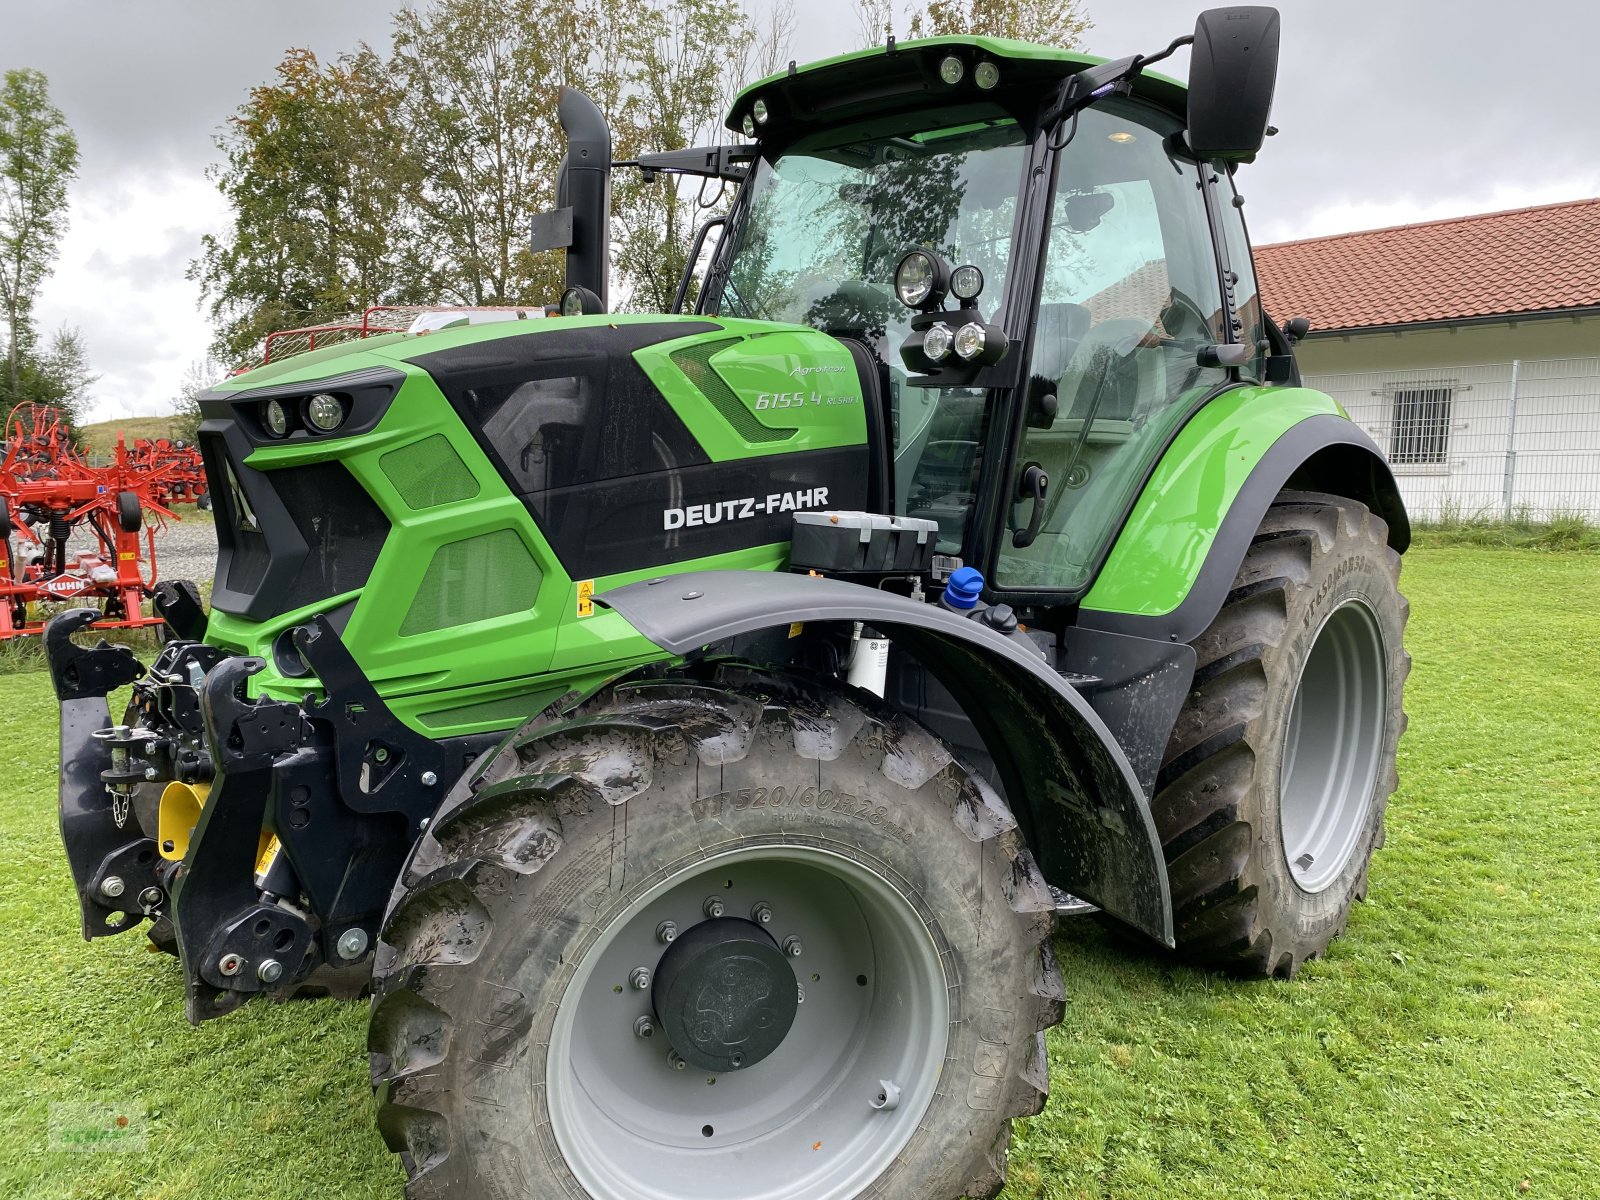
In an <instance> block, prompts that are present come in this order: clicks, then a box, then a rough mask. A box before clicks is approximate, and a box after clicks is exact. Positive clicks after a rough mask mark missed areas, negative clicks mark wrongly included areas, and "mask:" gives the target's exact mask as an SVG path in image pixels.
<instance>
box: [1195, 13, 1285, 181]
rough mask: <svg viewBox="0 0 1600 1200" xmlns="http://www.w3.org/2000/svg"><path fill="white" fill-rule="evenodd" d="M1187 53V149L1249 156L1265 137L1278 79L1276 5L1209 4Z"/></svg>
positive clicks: (1227, 157)
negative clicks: (1222, 6) (1220, 6)
mask: <svg viewBox="0 0 1600 1200" xmlns="http://www.w3.org/2000/svg"><path fill="white" fill-rule="evenodd" d="M1190 54H1191V57H1190V59H1189V130H1188V140H1189V148H1190V150H1191V151H1192V152H1193V153H1194V156H1195V157H1196V158H1198V159H1201V160H1202V161H1203V160H1206V159H1222V160H1224V161H1227V162H1249V161H1251V160H1252V159H1254V158H1255V156H1256V154H1257V153H1258V152H1259V151H1260V150H1261V144H1262V142H1264V141H1265V140H1266V136H1267V118H1268V117H1269V116H1270V115H1271V113H1272V92H1273V89H1274V87H1275V86H1276V85H1277V82H1278V10H1277V9H1275V8H1260V7H1248V8H1243V7H1242V8H1212V9H1208V10H1206V11H1205V12H1203V13H1201V14H1200V17H1199V19H1198V20H1197V21H1196V22H1195V26H1194V48H1193V50H1192V51H1191V52H1190Z"/></svg>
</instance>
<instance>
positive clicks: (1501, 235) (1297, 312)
mask: <svg viewBox="0 0 1600 1200" xmlns="http://www.w3.org/2000/svg"><path fill="white" fill-rule="evenodd" d="M1255 258H1256V271H1257V273H1258V275H1259V276H1260V282H1261V296H1262V300H1263V302H1264V303H1265V305H1266V307H1267V310H1268V311H1269V312H1271V313H1273V314H1274V315H1276V316H1277V317H1278V318H1279V319H1285V318H1288V317H1309V318H1310V319H1311V328H1312V329H1313V330H1316V331H1317V332H1319V333H1323V334H1329V333H1343V332H1346V331H1351V330H1358V329H1359V330H1371V329H1395V328H1412V327H1417V326H1424V325H1433V324H1441V323H1452V322H1462V321H1484V320H1508V319H1513V318H1519V317H1521V318H1527V317H1542V316H1559V315H1570V314H1576V313H1585V312H1600V198H1597V199H1594V200H1575V201H1572V202H1570V203H1566V204H1545V205H1541V206H1539V207H1537V208H1519V209H1514V210H1512V211H1510V212H1497V213H1483V214H1481V215H1479V216H1472V217H1453V218H1450V219H1449V220H1444V221H1427V222H1423V223H1421V224H1416V225H1397V226H1394V227H1393V228H1389V229H1370V230H1363V231H1361V232H1358V233H1341V234H1335V235H1334V236H1332V237H1320V238H1307V239H1306V240H1305V241H1300V242H1280V243H1278V244H1277V245H1273V246H1261V247H1258V248H1257V250H1256V252H1255Z"/></svg>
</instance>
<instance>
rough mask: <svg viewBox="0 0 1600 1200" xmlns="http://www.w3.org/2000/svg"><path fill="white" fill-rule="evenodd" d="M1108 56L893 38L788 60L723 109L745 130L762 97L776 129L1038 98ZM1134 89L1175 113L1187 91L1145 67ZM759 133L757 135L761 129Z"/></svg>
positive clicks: (1001, 41) (988, 40) (974, 38)
mask: <svg viewBox="0 0 1600 1200" xmlns="http://www.w3.org/2000/svg"><path fill="white" fill-rule="evenodd" d="M950 56H954V57H956V58H959V59H960V60H961V62H962V64H963V66H964V68H965V70H964V73H963V75H962V77H961V79H960V80H959V81H958V82H957V83H956V84H954V85H951V84H947V83H945V82H944V80H943V79H941V78H940V75H939V64H940V62H942V61H943V60H944V59H945V58H947V57H950ZM984 60H990V61H992V62H994V63H995V64H996V65H997V66H998V67H999V68H1000V81H999V83H998V84H997V85H996V86H995V88H994V89H993V90H992V91H991V92H987V93H986V92H984V91H982V90H980V89H979V88H978V87H977V86H976V84H975V83H974V80H973V73H974V70H975V69H976V67H977V65H978V64H979V63H980V62H983V61H984ZM1106 61H1107V60H1106V59H1104V58H1098V57H1096V56H1094V55H1091V54H1081V53H1079V52H1077V51H1075V50H1062V49H1059V48H1057V47H1054V46H1042V45H1039V44H1037V43H1034V42H1020V41H1014V40H1012V39H1010V38H995V37H982V36H978V35H963V36H951V37H932V38H917V39H915V40H912V41H905V42H891V43H889V44H887V45H883V46H874V47H871V48H869V49H866V50H856V51H852V52H851V53H849V54H840V55H835V56H834V57H833V58H824V59H819V60H818V61H816V62H813V63H807V64H806V65H804V66H797V65H795V64H792V63H791V64H790V66H789V68H788V70H786V71H780V72H778V73H777V74H775V75H769V76H767V77H766V78H765V79H762V80H758V81H757V82H755V83H752V84H750V85H749V86H748V87H746V88H745V89H744V90H743V91H741V92H740V93H739V94H738V96H737V97H735V99H734V101H733V105H732V107H731V108H730V109H729V110H728V119H727V126H728V128H729V129H732V130H734V131H736V132H743V131H744V118H745V117H746V115H748V114H750V113H751V109H752V107H753V105H754V104H755V102H756V100H757V99H762V100H765V101H766V104H767V110H768V113H769V116H768V121H767V124H766V125H765V126H764V127H763V128H764V129H774V130H775V129H780V128H788V129H794V128H795V127H810V126H813V125H818V124H834V123H835V122H838V121H844V120H852V119H855V118H857V117H863V116H871V115H875V114H878V113H881V112H887V111H893V110H895V109H900V108H905V107H915V106H919V105H924V104H927V103H928V102H930V101H932V100H935V99H945V98H950V99H957V98H960V99H966V100H977V99H982V98H984V97H985V96H986V95H992V96H993V97H994V98H995V99H997V100H1002V101H1004V100H1007V99H1009V100H1010V102H1011V103H1013V104H1016V103H1018V102H1019V101H1020V100H1023V99H1025V98H1026V97H1027V93H1029V92H1032V93H1033V94H1034V95H1035V96H1036V97H1037V100H1038V101H1043V100H1044V98H1045V95H1046V93H1047V92H1048V91H1049V90H1050V89H1052V88H1054V87H1055V86H1056V85H1057V84H1059V83H1060V82H1061V80H1063V79H1065V78H1066V77H1067V76H1069V75H1075V74H1077V73H1078V72H1079V71H1082V70H1085V69H1086V68H1088V67H1094V66H1099V65H1100V64H1101V63H1103V62H1106ZM1133 92H1134V94H1135V95H1137V96H1141V97H1143V98H1144V99H1146V100H1150V101H1153V102H1154V103H1156V104H1158V105H1160V106H1162V107H1163V108H1167V109H1170V110H1171V111H1172V112H1173V113H1174V115H1176V116H1178V117H1179V118H1180V119H1182V118H1183V116H1184V114H1185V107H1186V90H1185V88H1184V85H1183V84H1181V83H1179V82H1178V81H1177V80H1175V79H1170V78H1168V77H1167V76H1165V75H1158V74H1156V73H1155V72H1154V71H1147V72H1144V73H1143V74H1141V75H1139V76H1138V77H1137V78H1136V79H1135V80H1134V81H1133ZM757 132H758V136H759V134H760V132H761V130H758V131H757Z"/></svg>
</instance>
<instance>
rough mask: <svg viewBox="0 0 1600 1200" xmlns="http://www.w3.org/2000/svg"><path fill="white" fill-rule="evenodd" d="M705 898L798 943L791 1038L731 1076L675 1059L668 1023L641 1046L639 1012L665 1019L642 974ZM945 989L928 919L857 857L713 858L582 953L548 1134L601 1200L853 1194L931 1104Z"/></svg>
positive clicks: (555, 1055) (553, 1067)
mask: <svg viewBox="0 0 1600 1200" xmlns="http://www.w3.org/2000/svg"><path fill="white" fill-rule="evenodd" d="M729 884H731V885H732V886H729ZM712 897H719V898H720V899H721V900H722V901H723V902H724V904H725V907H726V912H727V915H728V916H738V917H747V916H749V915H751V914H752V913H753V912H755V911H756V906H757V905H759V904H765V905H767V906H768V907H769V908H770V909H771V912H772V919H771V921H770V923H764V928H766V929H767V930H768V932H769V933H770V934H771V935H772V936H773V938H774V939H775V940H776V941H777V942H778V943H780V944H784V943H786V942H787V941H788V939H789V938H790V937H799V938H800V947H801V953H800V955H799V956H798V957H793V958H791V959H790V961H791V965H792V966H793V968H794V972H795V977H796V983H797V987H798V988H799V989H801V991H800V994H801V995H802V996H803V999H802V1000H801V1002H800V1004H799V1007H798V1009H797V1010H796V1016H795V1021H794V1025H793V1026H792V1028H791V1029H790V1030H789V1032H788V1034H787V1036H786V1037H785V1038H784V1039H783V1041H782V1043H781V1044H780V1045H779V1046H778V1047H777V1049H776V1050H774V1051H772V1053H771V1054H770V1055H769V1056H768V1057H766V1058H764V1059H763V1060H762V1061H760V1062H757V1063H755V1064H754V1065H752V1066H748V1067H745V1068H744V1069H741V1070H733V1071H727V1072H723V1073H720V1074H716V1073H708V1072H706V1071H704V1070H697V1069H696V1068H695V1067H693V1066H684V1067H682V1068H679V1067H677V1066H676V1065H675V1064H674V1063H672V1062H671V1061H670V1060H669V1057H668V1056H669V1051H670V1050H671V1049H672V1047H671V1045H670V1044H669V1042H668V1040H667V1037H666V1035H665V1033H664V1031H663V1030H662V1029H661V1028H660V1027H659V1024H658V1025H657V1027H656V1029H655V1032H654V1035H653V1036H650V1037H641V1036H639V1034H638V1032H637V1030H636V1024H637V1021H638V1018H639V1017H641V1016H645V1015H651V1016H652V1020H654V1016H653V1013H652V1007H651V1002H650V992H649V991H647V990H643V989H641V988H639V987H637V986H634V985H635V983H636V982H637V981H636V980H635V979H634V978H633V975H634V972H635V970H636V969H637V968H638V967H640V966H645V967H648V968H649V969H650V970H651V971H652V972H653V971H654V969H655V965H656V963H657V962H658V961H659V960H660V959H661V957H662V954H663V952H664V951H665V949H666V946H665V945H664V944H663V943H662V942H661V941H660V939H659V938H658V929H659V928H660V926H661V923H662V922H663V921H672V922H674V923H675V924H676V925H677V928H678V930H679V931H680V933H681V932H682V931H686V930H687V929H689V928H690V927H692V926H694V925H695V924H697V923H699V922H701V921H704V920H706V919H707V916H706V911H705V905H706V903H707V901H708V900H709V899H710V898H712ZM946 986H947V985H946V981H945V976H944V970H943V966H942V960H941V955H940V952H939V947H938V946H937V945H936V943H935V941H934V938H933V936H932V935H931V934H930V932H929V928H928V922H927V921H926V920H925V919H924V917H923V916H922V915H921V913H919V911H918V909H917V907H915V906H914V904H913V902H912V901H910V900H908V899H907V897H906V895H905V894H904V893H903V892H902V891H901V890H900V889H899V888H896V887H895V886H894V885H893V884H891V883H890V882H889V881H888V880H887V879H886V878H885V877H884V876H882V875H880V874H878V873H877V872H876V871H874V870H871V869H869V868H868V867H866V866H864V865H862V864H861V863H858V862H856V861H854V860H852V859H847V858H844V857H843V856H841V855H838V854H834V853H831V852H829V851H825V850H820V849H815V848H811V847H793V846H774V847H764V848H760V849H753V850H745V851H738V852H734V853H730V854H726V855H720V856H717V857H715V858H712V859H707V860H703V861H701V862H698V863H696V864H694V865H693V866H692V867H689V868H687V869H685V870H682V871H679V872H676V873H674V874H672V875H670V876H668V877H667V878H666V879H665V880H663V881H662V882H661V883H660V884H658V885H657V886H656V887H654V888H653V889H651V890H650V891H649V892H648V893H646V894H645V895H643V896H641V897H640V898H639V899H638V900H636V901H635V902H634V903H633V904H632V905H630V906H629V908H628V909H627V910H626V911H624V912H623V913H622V914H621V915H620V916H618V917H617V918H616V919H615V920H613V921H612V922H611V923H610V924H609V925H608V926H607V927H606V928H605V930H603V931H602V932H601V933H600V934H599V935H598V937H596V938H595V940H594V941H593V943H592V944H591V945H590V946H589V947H588V948H587V950H585V951H584V952H583V956H582V959H581V961H580V962H579V964H578V966H577V969H576V970H575V971H574V973H573V977H572V979H571V981H570V982H569V983H568V985H567V988H566V991H565V993H564V994H563V997H562V1000H561V1002H560V1005H559V1007H558V1009H557V1012H556V1019H555V1024H554V1027H553V1029H552V1031H551V1037H550V1049H549V1054H548V1057H547V1062H546V1070H545V1081H544V1082H545V1086H546V1089H547V1096H548V1101H549V1110H550V1123H551V1130H552V1132H553V1133H554V1135H555V1139H556V1142H557V1144H558V1145H559V1146H560V1148H561V1153H562V1155H563V1157H564V1158H565V1159H566V1162H567V1165H568V1167H569V1168H570V1169H571V1170H572V1173H573V1174H574V1176H576V1177H577V1179H578V1181H579V1183H581V1184H582V1185H583V1186H584V1188H585V1189H587V1190H588V1191H589V1193H590V1194H591V1195H593V1196H595V1197H596V1198H597V1200H624V1198H628V1200H835V1198H837V1200H845V1198H846V1197H851V1196H855V1195H857V1194H858V1193H859V1192H861V1191H862V1190H863V1189H864V1188H865V1187H866V1186H867V1185H868V1184H869V1183H871V1181H872V1180H874V1179H875V1178H877V1177H878V1176H879V1175H881V1174H882V1173H883V1171H884V1170H885V1169H886V1168H887V1167H888V1165H889V1164H890V1163H891V1162H892V1161H893V1160H894V1158H895V1157H896V1156H897V1155H898V1154H899V1153H900V1151H901V1150H902V1149H904V1147H905V1144H906V1143H907V1142H908V1141H909V1140H910V1139H911V1136H912V1134H913V1133H915V1131H916V1128H917V1125H918V1123H919V1122H920V1121H921V1119H922V1116H923V1114H924V1113H925V1112H926V1111H927V1108H928V1105H929V1103H930V1102H931V1101H932V1099H933V1095H934V1091H935V1089H936V1088H937V1086H938V1081H939V1070H940V1066H941V1064H942V1063H943V1060H944V1055H945V1047H946V1043H947V1040H948V1024H949V1001H948V997H947V993H946ZM885 1083H887V1084H891V1085H893V1086H892V1087H889V1088H887V1089H886V1088H885V1087H884V1084H885ZM896 1089H898V1095H897V1096H896V1095H895V1094H894V1093H895V1091H896Z"/></svg>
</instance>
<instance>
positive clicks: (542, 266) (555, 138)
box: [386, 0, 615, 304]
mask: <svg viewBox="0 0 1600 1200" xmlns="http://www.w3.org/2000/svg"><path fill="white" fill-rule="evenodd" d="M607 7H615V6H614V5H610V6H607ZM597 19H599V18H597V17H596V15H595V14H594V13H591V12H586V11H583V10H580V9H579V8H578V7H577V6H575V5H574V4H572V3H570V2H565V3H563V2H557V3H551V4H543V3H539V2H538V0H445V2H443V3H440V4H437V5H434V6H432V7H429V8H427V9H424V10H421V11H418V10H416V9H410V8H405V9H401V10H400V11H399V12H398V13H397V14H395V28H394V46H393V52H392V54H391V56H390V59H389V61H388V64H387V68H386V69H387V72H388V76H389V80H390V83H391V86H392V87H393V89H394V91H395V93H396V95H397V96H399V97H401V108H400V115H401V117H402V119H403V120H404V122H405V125H406V129H407V135H408V145H409V150H410V153H411V154H412V155H413V156H414V157H415V158H416V159H417V160H419V162H420V163H421V165H422V166H423V170H422V173H421V186H420V187H419V189H418V190H417V192H416V193H415V195H414V196H413V197H412V200H413V203H414V206H415V219H416V221H417V225H418V228H419V231H420V234H421V236H422V239H423V240H424V242H425V243H426V244H427V245H428V246H429V247H430V249H431V250H432V252H433V254H434V255H435V256H436V268H437V276H438V280H439V285H440V294H439V296H438V297H437V299H440V300H448V301H454V302H455V303H458V304H511V303H518V302H527V301H528V300H529V299H530V297H534V296H554V294H555V292H556V291H558V290H559V287H558V285H557V280H558V278H559V264H555V263H551V262H549V261H545V262H536V261H535V259H534V256H533V254H532V252H531V251H530V249H529V248H528V245H527V241H528V227H529V222H530V221H531V219H532V217H533V216H534V214H535V213H537V212H539V211H541V210H543V209H546V208H550V207H553V205H554V199H555V177H556V168H557V166H558V165H559V163H560V161H561V155H562V153H563V149H564V147H563V145H562V143H561V134H560V129H559V126H558V125H557V122H556V104H557V100H558V96H559V91H560V85H561V84H562V83H567V82H572V81H573V80H574V77H575V76H576V74H577V70H578V67H579V66H580V64H581V62H582V59H583V57H584V55H585V54H586V53H587V46H586V39H585V37H584V35H585V34H586V33H588V32H591V31H592V29H593V27H594V24H595V22H596V20H597Z"/></svg>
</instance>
